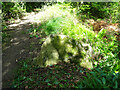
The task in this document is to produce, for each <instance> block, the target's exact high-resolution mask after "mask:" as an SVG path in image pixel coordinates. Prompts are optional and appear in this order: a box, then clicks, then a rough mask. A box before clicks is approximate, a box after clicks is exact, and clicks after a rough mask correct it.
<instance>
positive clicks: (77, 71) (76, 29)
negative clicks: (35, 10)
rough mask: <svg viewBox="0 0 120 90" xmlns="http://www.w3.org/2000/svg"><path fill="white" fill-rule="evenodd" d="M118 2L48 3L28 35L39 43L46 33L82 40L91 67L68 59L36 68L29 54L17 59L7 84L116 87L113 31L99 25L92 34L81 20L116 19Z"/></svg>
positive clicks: (118, 67) (118, 62)
mask: <svg viewBox="0 0 120 90" xmlns="http://www.w3.org/2000/svg"><path fill="white" fill-rule="evenodd" d="M70 5H71V6H72V7H70ZM118 5H119V3H83V4H81V3H72V2H71V3H66V4H65V3H62V4H61V3H60V4H55V5H53V6H48V7H47V8H46V9H45V10H44V13H45V16H43V17H40V16H39V18H38V20H41V21H42V22H41V23H40V24H33V25H32V28H31V29H29V30H28V33H29V35H30V37H31V38H39V37H40V38H42V39H40V43H43V41H44V39H45V37H46V36H48V35H50V34H64V35H67V36H69V37H72V38H74V39H75V40H78V41H79V40H83V41H85V42H87V43H89V44H90V45H91V46H92V48H93V51H94V52H93V55H92V57H90V60H92V61H93V63H94V69H93V70H87V69H84V68H82V67H80V66H77V65H75V64H71V63H69V64H68V63H59V64H57V65H53V66H49V67H47V68H38V67H37V66H35V65H33V64H31V62H32V61H33V60H32V59H31V58H30V59H28V60H22V61H20V62H19V63H20V66H21V67H20V68H19V70H17V71H16V72H17V73H16V78H15V80H14V81H13V82H12V85H11V87H14V88H23V87H24V88H33V87H34V88H45V87H52V88H67V87H69V88H72V87H73V88H120V59H119V52H120V48H119V47H118V44H119V41H117V40H116V37H115V35H114V33H110V34H107V30H105V29H103V30H102V31H100V32H99V33H98V34H96V33H94V31H93V30H90V29H88V28H86V26H85V25H83V24H82V23H81V22H84V23H85V20H86V19H89V18H94V19H96V20H97V19H110V21H109V22H113V23H116V22H119V19H118V13H120V12H118V11H119V9H117V10H115V9H116V8H119V6H118ZM10 6H12V5H10ZM114 6H115V7H114ZM96 12H98V13H97V15H96ZM5 13H6V12H5ZM109 16H110V17H109ZM3 35H4V34H3ZM104 36H106V38H104ZM5 37H6V36H5ZM98 86H99V87H98Z"/></svg>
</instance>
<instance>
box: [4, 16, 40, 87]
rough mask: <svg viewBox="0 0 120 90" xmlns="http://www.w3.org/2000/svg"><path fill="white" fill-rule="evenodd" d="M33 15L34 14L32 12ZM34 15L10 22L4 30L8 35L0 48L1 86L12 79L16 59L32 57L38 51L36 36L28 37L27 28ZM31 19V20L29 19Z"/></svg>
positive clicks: (7, 83) (7, 84) (6, 84)
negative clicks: (0, 63) (0, 53)
mask: <svg viewBox="0 0 120 90" xmlns="http://www.w3.org/2000/svg"><path fill="white" fill-rule="evenodd" d="M34 15H35V14H34ZM34 15H33V14H29V15H27V16H26V17H23V18H22V19H21V20H19V21H17V22H15V23H13V24H12V23H10V24H9V25H8V30H6V31H5V32H6V33H7V34H8V35H10V38H9V39H8V40H7V42H5V43H3V48H2V70H3V71H2V86H3V88H4V87H5V88H6V87H9V85H10V81H11V80H13V79H14V75H15V73H14V71H15V70H16V69H17V68H18V67H19V66H18V64H17V61H19V60H22V59H26V58H34V57H35V56H37V54H38V52H39V51H40V44H38V40H37V38H30V37H29V34H28V33H27V29H29V28H30V27H31V26H30V24H31V23H33V22H34V21H33V20H34ZM31 19H33V20H31Z"/></svg>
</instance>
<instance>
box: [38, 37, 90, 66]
mask: <svg viewBox="0 0 120 90" xmlns="http://www.w3.org/2000/svg"><path fill="white" fill-rule="evenodd" d="M86 47H89V46H87V44H86V45H82V43H80V45H79V44H78V42H77V41H75V40H74V39H72V38H69V37H67V36H65V35H51V36H49V37H48V38H47V39H46V41H45V42H44V43H43V45H42V48H41V52H40V56H39V57H38V58H37V64H38V65H39V66H47V65H52V64H57V63H58V62H59V61H66V62H68V61H70V62H71V63H76V64H80V65H81V63H82V65H81V66H83V67H85V66H86V65H87V64H88V65H87V67H90V68H91V67H92V66H91V65H92V64H91V62H87V61H88V58H87V57H86V56H87V55H86V54H88V53H87V51H88V50H89V48H87V49H85V48H86ZM89 63H90V64H89Z"/></svg>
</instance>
